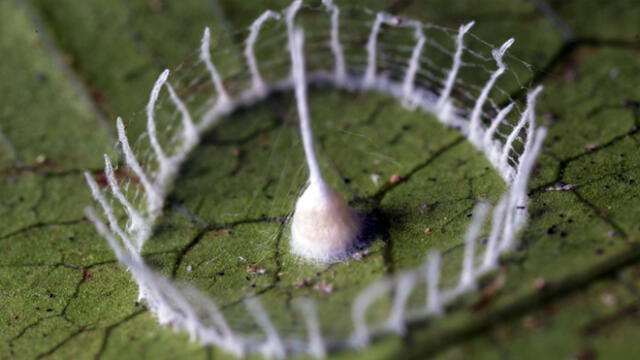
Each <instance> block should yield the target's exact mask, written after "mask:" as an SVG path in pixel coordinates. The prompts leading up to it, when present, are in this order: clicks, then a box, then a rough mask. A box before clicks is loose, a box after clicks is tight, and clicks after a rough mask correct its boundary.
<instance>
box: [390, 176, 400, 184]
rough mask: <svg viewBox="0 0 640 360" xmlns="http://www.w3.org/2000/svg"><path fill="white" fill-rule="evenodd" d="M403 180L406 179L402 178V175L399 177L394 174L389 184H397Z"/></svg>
mask: <svg viewBox="0 0 640 360" xmlns="http://www.w3.org/2000/svg"><path fill="white" fill-rule="evenodd" d="M402 180H404V177H402V176H401V175H398V174H393V175H391V177H390V178H389V182H390V183H392V184H397V183H399V182H400V181H402Z"/></svg>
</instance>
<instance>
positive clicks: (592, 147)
mask: <svg viewBox="0 0 640 360" xmlns="http://www.w3.org/2000/svg"><path fill="white" fill-rule="evenodd" d="M584 148H585V149H587V150H589V151H593V150H595V149H597V148H598V145H596V144H587V145H585V146H584Z"/></svg>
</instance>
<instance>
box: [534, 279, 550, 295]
mask: <svg viewBox="0 0 640 360" xmlns="http://www.w3.org/2000/svg"><path fill="white" fill-rule="evenodd" d="M533 287H534V288H535V289H536V290H538V291H540V290H542V289H544V288H545V287H547V281H546V280H545V279H544V278H543V277H542V276H539V277H537V278H535V279H534V280H533Z"/></svg>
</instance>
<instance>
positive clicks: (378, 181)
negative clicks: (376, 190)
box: [370, 174, 380, 185]
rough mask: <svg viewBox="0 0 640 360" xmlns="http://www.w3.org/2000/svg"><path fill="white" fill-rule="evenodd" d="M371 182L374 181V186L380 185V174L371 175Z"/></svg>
mask: <svg viewBox="0 0 640 360" xmlns="http://www.w3.org/2000/svg"><path fill="white" fill-rule="evenodd" d="M370 177H371V181H373V183H374V184H376V185H378V184H379V183H380V175H379V174H371V175H370Z"/></svg>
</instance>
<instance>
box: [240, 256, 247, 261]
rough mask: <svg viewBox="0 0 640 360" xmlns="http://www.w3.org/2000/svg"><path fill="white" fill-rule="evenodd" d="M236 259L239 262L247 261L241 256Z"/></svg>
mask: <svg viewBox="0 0 640 360" xmlns="http://www.w3.org/2000/svg"><path fill="white" fill-rule="evenodd" d="M238 259H240V261H247V259H245V258H244V257H242V256H238Z"/></svg>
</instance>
